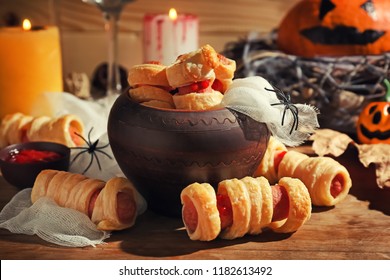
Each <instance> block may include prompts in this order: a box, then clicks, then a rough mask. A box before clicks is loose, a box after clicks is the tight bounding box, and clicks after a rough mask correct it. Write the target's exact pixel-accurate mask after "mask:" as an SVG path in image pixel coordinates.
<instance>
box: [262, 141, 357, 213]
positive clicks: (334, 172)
mask: <svg viewBox="0 0 390 280" xmlns="http://www.w3.org/2000/svg"><path fill="white" fill-rule="evenodd" d="M255 176H265V177H266V178H267V179H268V180H269V181H270V182H271V183H275V182H276V181H277V179H280V178H283V177H293V178H298V179H300V180H301V181H302V182H303V183H304V184H305V186H306V187H307V188H308V190H309V193H310V197H311V200H312V203H313V205H316V206H333V205H335V204H337V203H339V202H340V201H342V200H343V199H344V198H345V197H346V196H347V195H348V193H349V190H350V188H351V187H352V181H351V177H350V175H349V172H348V170H347V169H346V168H345V167H344V166H343V165H341V164H340V163H339V162H337V161H336V160H334V159H332V158H330V157H321V156H319V157H309V156H308V155H305V154H303V153H300V152H297V151H288V150H287V148H286V147H285V146H284V145H283V144H282V143H280V142H279V141H278V140H276V139H275V138H273V137H272V136H271V137H270V141H269V144H268V147H267V151H266V152H265V154H264V158H263V160H262V162H261V163H260V166H259V167H258V169H257V170H256V172H255Z"/></svg>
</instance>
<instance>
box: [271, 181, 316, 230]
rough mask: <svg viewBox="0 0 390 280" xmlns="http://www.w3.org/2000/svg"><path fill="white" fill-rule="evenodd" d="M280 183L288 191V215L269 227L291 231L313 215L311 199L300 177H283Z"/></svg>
mask: <svg viewBox="0 0 390 280" xmlns="http://www.w3.org/2000/svg"><path fill="white" fill-rule="evenodd" d="M278 185H280V186H282V187H283V188H285V190H286V191H287V193H288V199H289V210H288V217H287V218H286V219H284V220H282V221H277V222H273V223H271V224H270V225H269V227H270V228H271V229H272V230H273V231H275V232H281V233H289V232H295V231H297V230H298V229H299V228H300V227H301V226H302V225H303V224H304V223H305V222H306V221H307V220H309V219H310V216H311V199H310V195H309V192H308V190H307V188H306V186H305V185H304V184H303V183H302V181H301V180H299V179H294V178H288V177H285V178H281V179H280V180H279V182H278Z"/></svg>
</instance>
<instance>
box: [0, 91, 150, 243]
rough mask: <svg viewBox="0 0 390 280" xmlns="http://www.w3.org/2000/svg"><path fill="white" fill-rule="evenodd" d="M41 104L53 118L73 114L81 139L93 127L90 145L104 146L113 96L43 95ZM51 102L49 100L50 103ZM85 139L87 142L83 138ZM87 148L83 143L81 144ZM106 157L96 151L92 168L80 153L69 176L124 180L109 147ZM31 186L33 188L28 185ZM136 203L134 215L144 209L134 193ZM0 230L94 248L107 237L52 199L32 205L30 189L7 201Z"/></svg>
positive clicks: (86, 156) (82, 216) (88, 156)
mask: <svg viewBox="0 0 390 280" xmlns="http://www.w3.org/2000/svg"><path fill="white" fill-rule="evenodd" d="M46 98H47V100H44V101H42V102H43V103H44V104H51V108H50V109H51V111H53V112H54V115H56V116H60V115H63V114H75V115H77V116H79V117H80V118H81V119H82V121H83V123H84V125H85V132H86V133H85V134H86V135H85V138H88V132H89V131H90V129H91V128H92V127H93V130H92V132H91V135H90V140H91V142H94V141H96V140H97V139H99V143H98V145H97V147H103V146H105V145H106V144H108V142H109V141H108V137H107V132H106V127H107V121H108V115H109V110H110V108H111V105H112V103H113V101H114V100H115V97H107V98H106V99H102V100H99V102H96V101H85V100H81V99H79V98H77V97H75V96H73V95H71V94H69V93H63V94H61V99H60V100H59V99H58V96H57V95H56V97H55V98H54V97H52V95H50V94H47V95H46ZM52 99H53V100H52ZM86 140H88V139H86ZM84 147H87V144H85V145H84ZM81 151H83V150H79V149H73V150H72V151H71V161H72V160H73V159H75V157H76V156H77V155H78V154H79V153H80V152H81ZM101 151H104V152H105V153H106V154H108V156H109V157H107V156H106V155H104V154H102V153H99V152H97V153H96V155H97V156H98V157H99V162H100V166H101V169H100V168H99V165H98V164H97V161H96V160H95V159H94V161H93V163H92V165H91V166H90V167H89V169H88V170H86V168H87V167H88V165H89V163H90V161H91V156H92V155H91V154H89V153H88V152H84V153H82V154H80V155H79V156H77V159H76V160H75V161H74V162H73V164H72V165H71V166H70V168H69V171H70V172H72V173H80V174H82V173H83V172H84V171H86V172H85V173H84V175H85V176H87V177H90V178H94V179H100V180H103V181H108V180H109V179H110V178H113V177H125V176H124V175H123V173H122V171H121V169H120V168H119V166H118V164H117V162H116V160H115V158H114V156H113V153H112V150H111V148H110V146H107V147H106V148H104V149H102V150H101ZM31 187H33V186H31ZM135 200H136V202H137V214H138V215H141V214H142V213H144V212H145V211H146V209H147V204H146V201H145V199H144V198H143V197H142V196H141V194H140V193H138V192H136V193H135ZM0 228H5V229H8V230H9V231H11V232H13V233H20V234H27V235H33V234H36V235H37V236H39V237H40V238H42V239H44V240H46V241H47V242H50V243H54V244H57V245H61V246H67V247H85V246H96V245H97V244H102V243H104V240H105V239H106V238H108V237H109V236H110V234H109V232H104V231H99V230H97V228H96V225H95V224H94V223H93V222H92V221H91V220H90V219H89V218H88V216H87V215H85V214H83V213H81V212H78V211H76V210H73V209H69V208H64V207H60V206H58V205H57V204H56V203H55V202H54V201H53V200H52V199H49V198H40V199H38V200H37V201H36V202H35V203H34V204H32V203H31V188H28V189H24V190H22V191H20V192H19V193H17V194H16V195H15V196H14V197H13V198H12V199H11V201H10V202H9V203H8V204H7V205H6V206H5V207H4V208H3V209H2V211H1V212H0Z"/></svg>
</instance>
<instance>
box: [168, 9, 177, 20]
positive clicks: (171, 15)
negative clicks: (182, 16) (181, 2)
mask: <svg viewBox="0 0 390 280" xmlns="http://www.w3.org/2000/svg"><path fill="white" fill-rule="evenodd" d="M169 18H170V19H171V20H176V19H177V12H176V9H175V8H171V9H170V10H169Z"/></svg>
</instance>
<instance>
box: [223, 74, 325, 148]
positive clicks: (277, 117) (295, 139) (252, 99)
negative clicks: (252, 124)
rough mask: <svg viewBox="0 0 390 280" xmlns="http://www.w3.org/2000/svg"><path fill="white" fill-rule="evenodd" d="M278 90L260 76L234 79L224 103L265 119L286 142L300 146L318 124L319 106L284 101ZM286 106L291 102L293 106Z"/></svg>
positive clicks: (275, 135)
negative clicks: (294, 111)
mask: <svg viewBox="0 0 390 280" xmlns="http://www.w3.org/2000/svg"><path fill="white" fill-rule="evenodd" d="M276 90H278V89H275V88H274V87H273V86H272V85H271V84H270V83H269V82H268V81H267V80H266V79H264V78H263V77H260V76H253V77H248V78H242V79H235V80H233V83H232V85H231V86H230V87H229V89H228V90H227V91H226V93H225V95H224V97H223V99H222V102H221V106H223V107H226V108H229V109H231V110H234V111H237V112H239V113H242V114H245V115H247V116H249V117H250V118H252V119H254V120H255V121H258V122H262V123H265V124H266V125H267V127H268V129H269V130H270V131H271V133H272V135H273V136H274V137H275V138H277V139H278V140H280V141H281V142H282V143H284V144H285V145H286V146H290V147H294V146H298V145H300V144H302V143H303V142H304V141H305V140H307V139H308V138H309V137H310V135H311V134H312V133H313V132H314V131H315V129H316V128H318V127H319V124H318V119H317V115H318V110H317V109H316V108H315V107H313V106H311V105H306V104H292V103H291V102H290V103H289V104H284V103H283V101H281V99H282V98H281V97H278V95H277V94H276V92H275V91H276ZM280 93H281V94H283V96H284V97H285V98H287V96H286V95H284V93H282V92H280ZM286 106H290V109H288V108H286ZM291 110H297V115H298V116H294V114H293V113H292V111H291Z"/></svg>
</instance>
